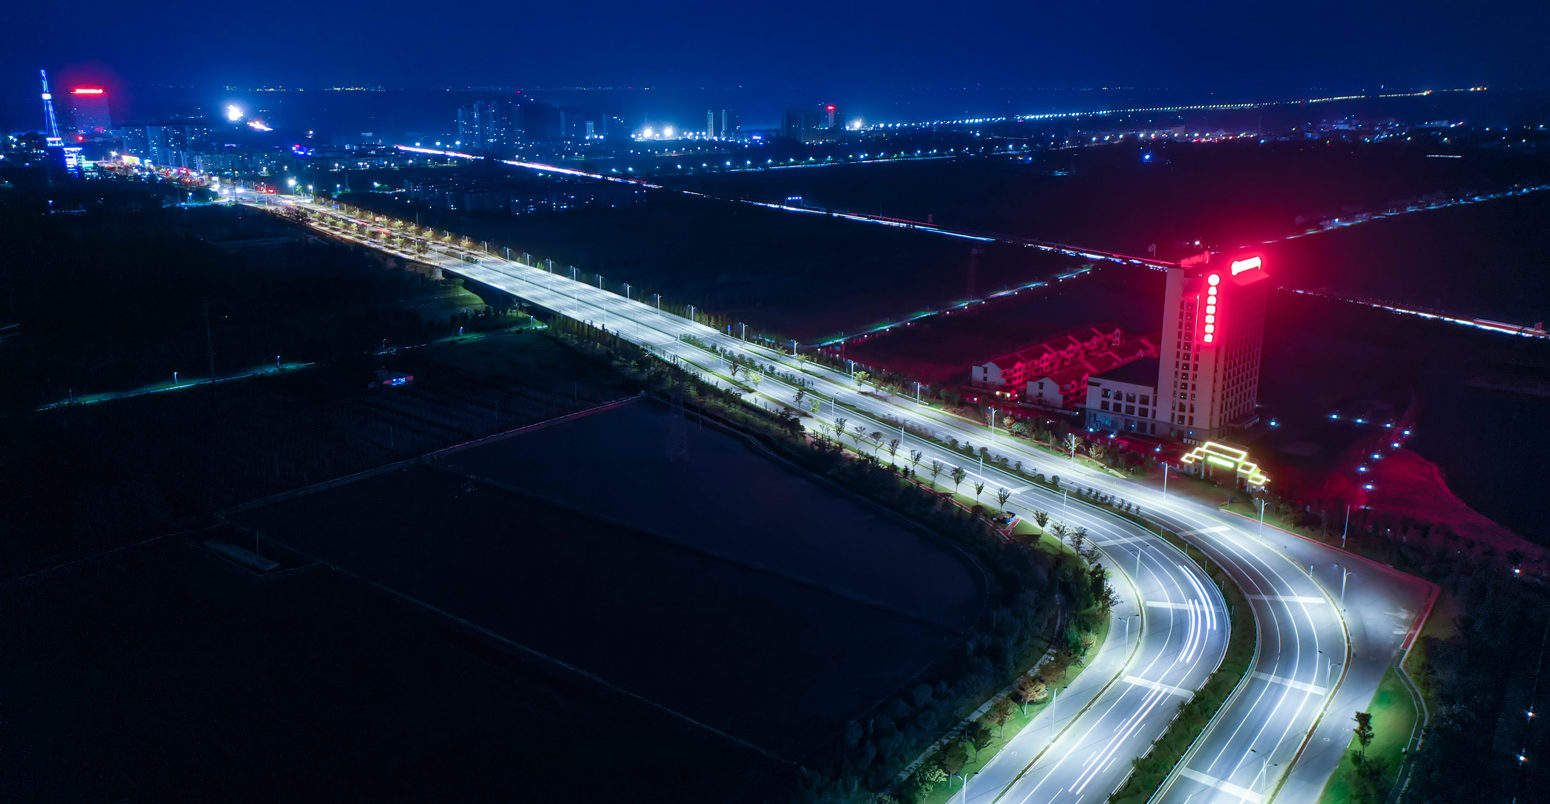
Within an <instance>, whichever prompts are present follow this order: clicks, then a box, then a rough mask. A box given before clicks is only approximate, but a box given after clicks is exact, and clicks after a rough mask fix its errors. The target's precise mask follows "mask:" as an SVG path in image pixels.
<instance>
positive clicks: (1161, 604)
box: [1146, 600, 1189, 609]
mask: <svg viewBox="0 0 1550 804" xmlns="http://www.w3.org/2000/svg"><path fill="white" fill-rule="evenodd" d="M1146 605H1147V606H1149V607H1151V608H1154V609H1187V608H1189V604H1188V603H1173V602H1170V601H1167V600H1148V601H1146Z"/></svg>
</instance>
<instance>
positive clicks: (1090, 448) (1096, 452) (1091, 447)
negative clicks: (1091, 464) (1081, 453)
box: [1087, 441, 1109, 461]
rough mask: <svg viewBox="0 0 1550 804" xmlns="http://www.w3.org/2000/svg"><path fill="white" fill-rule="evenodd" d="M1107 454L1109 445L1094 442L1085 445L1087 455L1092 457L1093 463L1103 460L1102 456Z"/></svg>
mask: <svg viewBox="0 0 1550 804" xmlns="http://www.w3.org/2000/svg"><path fill="white" fill-rule="evenodd" d="M1108 452H1109V445H1107V444H1104V443H1103V442H1101V441H1094V442H1092V443H1091V444H1088V445H1087V454H1088V455H1090V456H1092V459H1093V460H1095V461H1101V460H1103V456H1104V455H1107V454H1108Z"/></svg>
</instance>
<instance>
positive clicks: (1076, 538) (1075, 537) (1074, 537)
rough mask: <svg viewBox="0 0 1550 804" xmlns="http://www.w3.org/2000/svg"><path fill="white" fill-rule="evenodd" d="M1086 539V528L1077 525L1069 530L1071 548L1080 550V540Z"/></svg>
mask: <svg viewBox="0 0 1550 804" xmlns="http://www.w3.org/2000/svg"><path fill="white" fill-rule="evenodd" d="M1086 540H1087V528H1083V527H1078V528H1076V529H1075V530H1073V531H1071V549H1072V550H1075V551H1077V552H1078V553H1080V552H1082V542H1084V541H1086Z"/></svg>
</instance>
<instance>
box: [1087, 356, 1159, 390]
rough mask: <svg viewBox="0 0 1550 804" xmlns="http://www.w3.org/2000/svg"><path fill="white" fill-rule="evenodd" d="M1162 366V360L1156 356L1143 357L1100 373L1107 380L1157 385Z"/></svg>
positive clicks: (1100, 376)
mask: <svg viewBox="0 0 1550 804" xmlns="http://www.w3.org/2000/svg"><path fill="white" fill-rule="evenodd" d="M1161 366H1162V361H1161V360H1158V359H1157V358H1155V357H1143V358H1141V359H1140V360H1137V361H1134V362H1132V363H1126V364H1124V365H1123V366H1120V367H1118V368H1115V369H1111V370H1109V371H1105V372H1103V373H1102V374H1100V375H1098V377H1099V378H1101V379H1105V380H1113V381H1115V382H1124V383H1130V384H1131V385H1145V386H1150V387H1154V388H1155V387H1156V386H1157V371H1158V369H1159V368H1161Z"/></svg>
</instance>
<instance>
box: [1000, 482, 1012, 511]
mask: <svg viewBox="0 0 1550 804" xmlns="http://www.w3.org/2000/svg"><path fill="white" fill-rule="evenodd" d="M1010 499H1012V490H1011V489H1009V488H1007V487H1006V486H1002V487H1001V488H998V489H996V506H997V507H999V508H1000V509H1001V510H1003V511H1005V510H1006V501H1007V500H1010Z"/></svg>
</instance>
